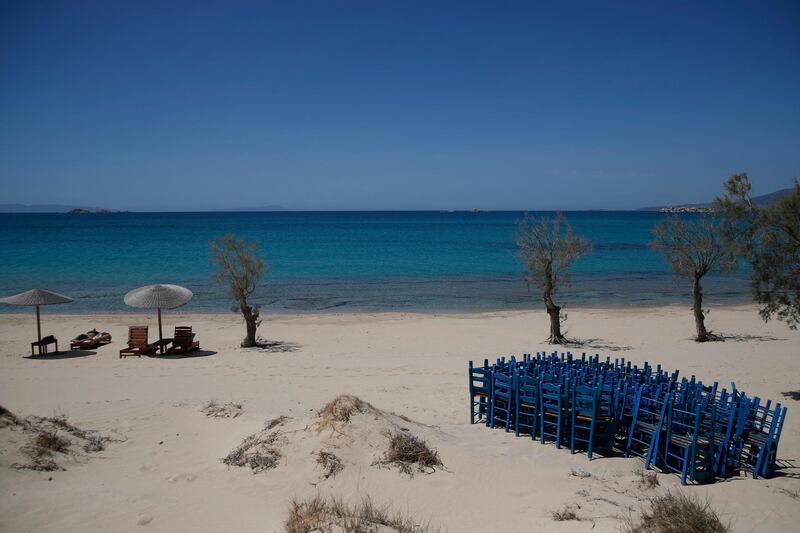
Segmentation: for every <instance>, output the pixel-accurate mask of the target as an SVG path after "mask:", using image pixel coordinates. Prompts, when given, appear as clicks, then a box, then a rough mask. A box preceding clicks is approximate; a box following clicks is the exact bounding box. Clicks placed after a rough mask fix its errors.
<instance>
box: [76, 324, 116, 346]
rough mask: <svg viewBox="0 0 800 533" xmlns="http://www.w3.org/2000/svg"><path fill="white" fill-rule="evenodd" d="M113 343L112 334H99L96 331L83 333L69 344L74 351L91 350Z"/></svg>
mask: <svg viewBox="0 0 800 533" xmlns="http://www.w3.org/2000/svg"><path fill="white" fill-rule="evenodd" d="M110 342H111V334H110V333H107V332H105V331H103V332H98V331H97V330H96V329H93V330H91V331H87V332H86V333H81V334H80V335H78V336H77V337H75V338H74V339H72V341H70V343H69V347H70V349H72V350H91V349H92V348H97V347H98V346H102V345H105V344H108V343H110Z"/></svg>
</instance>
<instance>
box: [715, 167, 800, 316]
mask: <svg viewBox="0 0 800 533" xmlns="http://www.w3.org/2000/svg"><path fill="white" fill-rule="evenodd" d="M750 187H751V186H750V180H749V178H748V177H747V174H745V173H743V174H734V175H733V176H731V177H730V178H729V179H728V181H727V182H725V194H724V196H723V197H722V198H718V199H717V208H718V209H719V210H720V211H722V213H723V215H724V216H723V218H724V220H725V229H726V236H727V237H728V238H729V240H730V242H731V243H733V244H734V245H735V246H736V247H737V250H738V252H739V253H740V254H741V255H742V256H744V257H745V258H746V259H747V260H748V261H749V262H750V263H751V265H752V266H753V272H752V276H751V280H750V287H751V290H752V293H753V299H754V300H755V301H756V302H758V303H759V304H760V306H761V308H760V309H759V314H760V315H761V318H762V319H764V320H765V321H767V320H770V319H771V318H773V317H775V318H777V319H778V320H782V321H784V322H786V323H787V324H788V325H789V327H790V328H791V329H797V326H798V325H800V184H799V183H798V182H797V181H796V180H795V183H794V188H793V189H792V190H791V191H790V192H789V194H787V195H785V196H783V197H782V198H779V199H778V200H777V201H776V202H774V203H773V204H771V205H766V206H755V205H753V202H752V200H751V199H750Z"/></svg>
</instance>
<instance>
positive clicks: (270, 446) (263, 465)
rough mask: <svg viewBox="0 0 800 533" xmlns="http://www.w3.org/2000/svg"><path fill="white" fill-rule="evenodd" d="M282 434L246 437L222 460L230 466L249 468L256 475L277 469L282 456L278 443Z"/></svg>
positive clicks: (258, 434) (260, 434)
mask: <svg viewBox="0 0 800 533" xmlns="http://www.w3.org/2000/svg"><path fill="white" fill-rule="evenodd" d="M279 437H280V433H279V432H278V431H275V432H273V433H268V434H266V435H264V434H263V432H261V433H256V434H254V435H250V436H249V437H245V439H244V440H242V443H241V444H240V445H239V446H237V447H236V448H234V449H233V450H231V452H230V453H229V454H228V455H227V456H226V457H224V458H223V459H222V462H223V463H225V464H226V465H228V466H247V467H250V469H251V470H252V471H253V473H254V474H256V473H258V472H262V471H264V470H269V469H270V468H275V467H276V466H278V462H279V461H280V458H281V456H282V454H281V451H280V449H279V448H278V445H277V442H278V440H279Z"/></svg>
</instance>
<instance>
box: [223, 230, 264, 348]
mask: <svg viewBox="0 0 800 533" xmlns="http://www.w3.org/2000/svg"><path fill="white" fill-rule="evenodd" d="M259 248H260V244H259V242H258V241H253V242H249V243H247V242H245V241H243V240H240V239H237V238H236V237H235V236H234V235H231V234H228V235H225V236H223V237H220V238H219V239H217V240H215V241H212V242H211V263H212V264H213V265H215V266H216V267H217V272H216V273H215V274H214V279H215V280H216V281H217V283H220V284H221V285H225V286H226V287H227V289H228V292H229V294H230V296H231V297H232V298H233V299H234V301H235V302H236V303H235V304H234V305H233V306H232V310H233V311H234V312H239V313H241V314H242V317H243V318H244V323H245V326H246V328H247V336H246V337H245V338H244V340H243V341H242V347H243V348H248V347H251V346H256V330H257V329H258V326H259V325H261V320H260V318H259V316H260V314H261V308H260V306H259V305H258V304H255V305H251V304H250V303H249V302H248V298H250V297H251V296H252V295H253V293H254V292H255V291H256V288H257V287H258V283H259V281H260V280H261V277H262V276H263V275H264V271H265V270H266V268H267V264H266V262H265V261H264V259H262V258H261V257H260V255H259Z"/></svg>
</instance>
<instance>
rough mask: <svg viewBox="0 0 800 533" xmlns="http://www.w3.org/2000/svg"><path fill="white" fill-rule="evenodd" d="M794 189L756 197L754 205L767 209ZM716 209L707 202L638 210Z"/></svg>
mask: <svg viewBox="0 0 800 533" xmlns="http://www.w3.org/2000/svg"><path fill="white" fill-rule="evenodd" d="M793 190H794V188H792V187H789V188H788V189H780V190H778V191H775V192H771V193H769V194H762V195H761V196H754V197H753V198H752V200H753V205H755V206H756V207H766V206H769V205H772V204H774V203H775V202H777V201H778V200H780V199H781V198H783V197H784V196H788V195H789V194H790V193H791V192H792V191H793ZM711 207H714V202H706V203H704V204H677V205H660V206H656V207H642V208H639V209H637V211H661V210H663V209H674V208H689V209H708V208H711Z"/></svg>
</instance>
